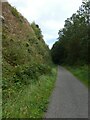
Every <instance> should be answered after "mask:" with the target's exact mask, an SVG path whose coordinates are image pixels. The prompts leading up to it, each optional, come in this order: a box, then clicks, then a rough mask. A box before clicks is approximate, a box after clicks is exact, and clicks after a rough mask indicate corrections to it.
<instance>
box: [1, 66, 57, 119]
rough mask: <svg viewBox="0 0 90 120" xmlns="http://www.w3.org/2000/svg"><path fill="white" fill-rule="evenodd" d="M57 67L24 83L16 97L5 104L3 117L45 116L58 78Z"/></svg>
mask: <svg viewBox="0 0 90 120" xmlns="http://www.w3.org/2000/svg"><path fill="white" fill-rule="evenodd" d="M56 73H57V72H56V67H54V68H52V70H51V73H50V74H43V75H41V76H39V78H38V81H37V82H34V81H36V80H34V81H33V82H32V83H31V84H28V85H23V86H22V87H21V88H19V92H18V91H17V92H16V93H15V95H16V96H15V97H12V98H10V99H7V102H6V103H4V105H3V118H43V116H44V112H46V110H47V104H48V99H49V96H50V94H51V91H52V89H53V87H54V83H55V80H56Z"/></svg>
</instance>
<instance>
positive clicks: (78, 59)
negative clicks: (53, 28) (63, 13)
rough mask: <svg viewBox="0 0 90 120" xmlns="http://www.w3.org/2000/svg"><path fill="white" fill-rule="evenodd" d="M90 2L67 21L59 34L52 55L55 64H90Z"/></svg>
mask: <svg viewBox="0 0 90 120" xmlns="http://www.w3.org/2000/svg"><path fill="white" fill-rule="evenodd" d="M89 16H90V2H86V3H85V2H83V3H82V5H81V7H80V8H79V10H77V12H76V13H74V14H73V15H72V16H71V17H70V18H67V20H65V25H64V28H63V29H60V30H59V32H58V35H59V37H58V42H56V43H55V44H54V45H53V47H52V49H51V55H52V59H53V61H54V62H55V63H57V64H61V63H67V64H87V63H89V62H90V58H89V56H88V50H90V45H89V43H90V36H89V35H90V24H89V22H90V17H89Z"/></svg>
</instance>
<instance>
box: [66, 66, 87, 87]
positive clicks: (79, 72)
mask: <svg viewBox="0 0 90 120" xmlns="http://www.w3.org/2000/svg"><path fill="white" fill-rule="evenodd" d="M65 67H66V68H67V69H68V70H70V71H71V72H72V73H73V74H74V75H75V76H76V77H77V78H78V79H79V80H80V81H81V82H82V83H84V84H85V85H86V86H87V87H88V75H89V71H88V66H87V65H83V66H65Z"/></svg>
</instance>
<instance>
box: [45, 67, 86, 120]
mask: <svg viewBox="0 0 90 120" xmlns="http://www.w3.org/2000/svg"><path fill="white" fill-rule="evenodd" d="M45 118H88V89H87V88H86V86H84V85H83V84H82V83H81V82H80V81H79V80H77V78H76V77H74V76H73V75H72V74H71V73H70V72H69V71H68V70H66V69H65V68H63V67H61V66H59V67H58V77H57V81H56V84H55V89H54V90H53V93H52V95H51V97H50V103H49V105H48V110H47V112H46V114H45Z"/></svg>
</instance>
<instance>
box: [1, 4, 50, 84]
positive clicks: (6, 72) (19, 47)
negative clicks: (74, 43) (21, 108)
mask: <svg viewBox="0 0 90 120" xmlns="http://www.w3.org/2000/svg"><path fill="white" fill-rule="evenodd" d="M2 16H3V18H4V22H2V39H3V40H2V54H3V80H7V79H8V80H7V81H10V79H13V77H14V76H15V75H16V71H19V72H21V71H24V70H25V69H26V68H27V67H29V66H33V65H36V64H37V65H41V64H43V65H46V66H47V65H49V64H50V63H51V59H50V54H49V48H48V46H47V45H46V44H45V42H44V40H43V36H42V33H41V30H40V28H39V26H38V25H36V24H35V23H32V25H31V24H30V23H29V22H28V21H27V20H26V19H25V18H24V17H23V16H22V15H21V14H20V13H19V12H18V11H17V10H16V8H14V7H12V6H11V5H10V4H9V3H8V2H4V3H2ZM19 72H18V73H19ZM6 84H7V82H6Z"/></svg>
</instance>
